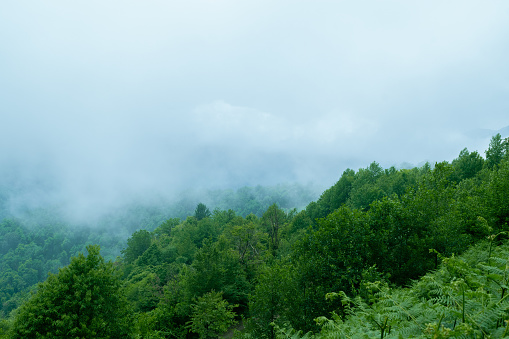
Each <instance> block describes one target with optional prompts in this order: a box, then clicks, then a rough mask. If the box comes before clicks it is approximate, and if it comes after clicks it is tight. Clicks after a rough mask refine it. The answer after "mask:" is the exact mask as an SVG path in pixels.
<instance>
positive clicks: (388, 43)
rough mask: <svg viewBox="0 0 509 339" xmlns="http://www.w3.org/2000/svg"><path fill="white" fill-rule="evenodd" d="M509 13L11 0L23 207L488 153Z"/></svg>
mask: <svg viewBox="0 0 509 339" xmlns="http://www.w3.org/2000/svg"><path fill="white" fill-rule="evenodd" d="M507 13H509V3H508V2H506V1H490V2H482V3H481V2H478V1H448V2H441V1H426V2H418V3H415V2H408V1H384V2H377V1H366V2H356V3H351V2H344V1H321V2H309V1H298V0H297V1H277V2H274V1H265V0H256V1H250V0H248V1H232V0H218V1H210V0H190V1H185V2H183V1H155V0H154V1H125V0H123V1H107V2H104V1H73V2H68V1H51V0H50V1H43V2H35V3H30V4H28V3H26V2H21V1H6V2H4V3H2V4H1V5H0V126H1V127H2V130H1V133H0V147H1V149H0V166H1V169H0V175H1V178H2V179H1V180H0V181H1V182H2V185H3V187H10V189H9V191H8V192H9V194H7V196H6V198H5V200H6V201H7V202H8V203H9V205H10V206H16V205H19V204H23V203H26V202H29V204H30V205H31V206H38V205H41V206H43V205H44V204H48V203H56V204H59V205H62V206H63V208H65V209H66V211H67V214H75V215H86V214H89V213H90V212H91V211H96V212H97V213H104V212H103V211H107V210H109V209H110V208H120V207H121V206H122V205H123V204H124V203H125V202H127V201H133V200H137V199H141V200H146V199H149V200H150V199H152V198H154V197H159V196H164V197H172V196H178V194H179V192H181V191H182V190H185V189H189V188H197V187H199V188H238V187H241V186H244V185H275V184H278V183H287V182H298V183H303V184H306V183H309V182H313V183H316V184H318V185H321V187H328V186H330V185H332V184H333V183H334V182H335V181H336V180H337V179H338V178H339V177H340V175H341V173H342V172H343V171H344V170H345V169H346V168H353V169H358V168H359V167H366V166H368V165H369V163H371V162H372V161H377V162H379V163H380V164H381V165H382V166H384V167H389V166H392V165H395V166H401V164H403V163H407V164H408V163H410V164H413V165H418V164H422V163H423V162H424V161H430V162H432V163H433V162H435V161H443V160H448V161H450V160H452V159H454V158H455V157H456V156H457V155H458V154H459V152H460V151H461V149H463V148H464V147H468V149H469V150H471V151H474V150H477V151H479V153H481V154H484V151H485V149H486V148H487V147H488V144H489V140H490V136H491V135H493V134H494V133H496V132H497V131H502V132H507V130H502V129H503V128H505V127H506V126H508V125H509V115H508V112H509V81H508V79H509V63H508V62H507V55H509V35H508V34H507V32H509V20H508V17H507ZM504 136H509V135H504ZM4 202H5V201H4Z"/></svg>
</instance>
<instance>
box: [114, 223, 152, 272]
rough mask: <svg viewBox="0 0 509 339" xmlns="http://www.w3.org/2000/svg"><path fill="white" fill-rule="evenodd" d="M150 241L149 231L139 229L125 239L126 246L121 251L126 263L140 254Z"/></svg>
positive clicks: (132, 260)
mask: <svg viewBox="0 0 509 339" xmlns="http://www.w3.org/2000/svg"><path fill="white" fill-rule="evenodd" d="M151 242H152V236H151V234H150V232H149V231H146V230H139V231H136V232H134V233H133V235H132V236H131V237H130V238H129V239H127V248H125V249H123V250H122V251H121V252H122V254H123V255H124V260H125V261H126V263H128V264H131V263H133V262H134V261H135V260H136V259H138V257H139V256H140V255H142V254H143V253H144V252H145V251H146V250H147V249H148V248H149V247H150V244H151Z"/></svg>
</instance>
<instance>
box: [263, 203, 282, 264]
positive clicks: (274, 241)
mask: <svg viewBox="0 0 509 339" xmlns="http://www.w3.org/2000/svg"><path fill="white" fill-rule="evenodd" d="M286 219H287V215H286V213H285V212H284V211H283V210H282V209H280V208H279V206H278V205H277V204H273V205H271V206H270V207H269V208H268V209H267V211H266V212H265V213H264V214H263V216H262V224H263V226H264V227H265V229H266V230H267V232H268V234H269V242H270V243H269V246H270V249H271V251H272V254H273V255H275V254H276V251H277V249H278V247H279V241H280V233H281V229H282V227H283V225H284V224H285V223H286V221H287V220H286Z"/></svg>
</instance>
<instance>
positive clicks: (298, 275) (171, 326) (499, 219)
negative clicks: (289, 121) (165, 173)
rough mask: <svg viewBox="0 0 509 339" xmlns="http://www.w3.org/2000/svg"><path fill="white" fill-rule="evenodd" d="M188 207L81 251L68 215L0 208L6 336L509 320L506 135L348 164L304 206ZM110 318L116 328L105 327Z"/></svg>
mask: <svg viewBox="0 0 509 339" xmlns="http://www.w3.org/2000/svg"><path fill="white" fill-rule="evenodd" d="M194 206H195V209H194V211H193V213H189V214H188V216H187V217H186V218H185V220H182V219H181V218H179V217H172V218H166V219H165V220H164V221H162V222H160V223H159V224H158V226H157V227H155V228H147V229H138V230H136V231H135V232H134V233H132V234H131V236H130V237H129V239H128V240H127V244H126V245H125V246H124V248H123V250H122V252H121V256H119V257H118V258H116V260H115V262H114V263H105V262H104V260H103V259H102V257H101V256H100V254H99V250H98V248H97V247H94V246H91V247H88V256H86V257H85V256H84V255H82V254H78V253H80V252H82V251H83V249H84V248H83V246H85V245H87V242H88V244H90V243H91V242H90V238H83V239H82V240H83V241H82V242H81V243H80V241H79V240H78V239H75V238H72V237H78V236H80V234H79V233H73V232H70V233H69V234H68V235H65V236H63V237H61V238H56V239H55V236H54V235H53V234H57V233H58V234H65V232H66V231H65V227H64V226H61V227H62V228H61V229H60V231H58V232H55V229H48V230H47V231H39V230H38V229H37V230H34V229H32V230H30V231H29V232H28V231H23V227H22V226H20V225H19V224H17V223H16V221H12V220H4V222H3V223H2V224H1V229H2V232H3V233H2V244H1V246H2V252H1V253H2V255H3V257H4V258H6V259H9V260H5V259H3V260H2V261H1V265H3V266H2V268H1V272H2V274H3V275H4V276H5V277H6V278H3V277H2V278H1V279H3V280H2V281H1V286H2V296H0V297H1V298H2V303H3V304H2V312H3V313H2V316H3V318H4V320H3V321H2V323H1V326H2V327H1V330H2V331H3V335H4V336H5V337H12V338H29V337H34V338H36V337H37V336H38V335H45V336H47V337H52V336H58V335H59V334H58V333H60V334H62V333H65V334H66V335H67V337H69V338H74V337H76V338H78V337H96V338H103V337H104V338H115V337H119V338H120V337H122V338H125V337H126V336H132V337H136V338H195V337H196V338H217V337H218V336H219V335H222V334H224V333H225V332H226V331H227V330H228V328H231V327H234V328H236V331H234V332H235V333H234V334H233V335H234V336H236V337H238V338H304V337H306V338H364V337H365V338H401V337H404V338H408V337H423V338H428V337H429V338H447V337H465V338H471V337H480V338H482V337H489V336H492V337H503V336H506V335H508V334H509V327H508V323H509V302H508V301H507V300H508V295H509V294H508V292H509V291H508V288H509V287H508V286H509V284H508V279H509V278H508V277H509V272H508V268H507V267H509V266H508V262H507V257H508V254H509V244H508V241H507V239H508V238H509V237H508V233H507V232H509V226H508V223H509V141H508V140H507V139H505V140H503V139H502V138H501V136H500V135H497V136H495V137H493V138H492V141H491V143H490V146H489V149H488V150H487V151H486V157H485V158H483V157H481V155H480V154H478V153H477V152H469V151H468V150H467V149H464V150H463V151H461V152H460V154H459V156H458V158H456V159H455V160H454V161H452V162H451V163H448V162H442V163H437V164H435V165H434V166H433V167H432V166H430V165H428V164H426V165H425V166H423V167H420V168H413V169H401V170H397V169H395V168H389V169H383V168H381V167H380V166H379V165H378V164H377V163H375V162H374V163H372V164H370V165H369V166H368V167H367V168H365V169H360V170H358V171H357V172H356V171H353V170H350V169H348V170H346V171H344V173H343V174H342V175H341V177H340V179H339V180H338V182H337V183H336V184H335V185H334V186H332V187H331V188H329V189H328V190H326V191H325V192H323V194H322V195H321V196H320V198H319V199H318V200H316V201H315V202H312V203H310V204H309V205H307V207H306V208H304V209H303V210H300V211H299V210H297V209H289V208H287V207H286V206H285V207H283V206H282V205H281V204H277V203H276V204H271V205H268V206H266V207H265V209H264V210H263V213H258V215H256V214H254V213H252V214H247V213H246V211H248V210H249V208H246V209H243V210H242V211H243V212H239V209H238V208H237V209H236V210H234V209H231V208H215V209H213V210H212V211H211V210H210V209H209V208H208V207H207V205H206V204H205V203H198V204H195V205H194ZM236 206H238V205H236ZM257 211H258V210H257ZM38 232H47V233H46V234H43V235H41V236H40V237H38V236H37V234H39V233H38ZM112 238H113V237H112ZM92 243H93V242H92ZM111 243H114V241H113V242H111ZM71 244H80V245H73V246H71ZM46 245H47V246H46ZM102 245H103V250H105V251H108V249H107V245H108V244H106V246H105V245H104V244H102ZM53 248H55V249H54V250H50V249H53ZM51 251H53V252H51ZM462 253H464V254H463V255H460V254H462ZM459 255H460V256H459ZM69 256H74V257H75V258H73V259H71V261H70V263H69V262H67V261H66V260H68V259H67V258H68V257H69ZM17 258H21V259H17ZM57 258H58V259H57ZM30 260H38V261H37V262H35V263H32V262H30ZM51 260H54V261H53V263H51ZM88 261H90V262H91V263H93V264H90V265H88V266H87V264H86V263H87V262H88ZM67 264H68V266H66V267H64V268H62V269H60V271H59V272H58V273H57V274H54V275H50V277H49V278H48V279H47V280H46V281H45V282H42V283H40V284H39V285H38V286H37V287H36V288H35V289H34V290H33V292H32V294H31V295H29V294H27V293H26V291H27V288H28V287H30V286H31V285H32V284H33V283H35V282H37V281H41V279H42V276H43V275H44V274H45V272H47V271H52V270H53V272H55V271H54V268H55V267H61V266H65V265H67ZM51 265H54V266H51ZM83 267H85V268H86V269H85V268H83ZM87 267H88V268H87ZM71 272H72V274H71ZM90 272H92V273H90ZM430 272H432V273H430ZM34 276H36V277H35V278H32V277H34ZM70 276H72V279H70V278H69V277H70ZM27 279H32V280H28V281H27ZM69 279H70V280H69ZM94 279H95V280H94ZM19 281H21V282H23V284H20V283H18V282H19ZM69 295H75V296H84V297H80V298H76V299H77V300H76V299H75V300H69V298H70V297H69ZM106 295H108V296H109V297H110V298H114V299H112V300H110V299H108V298H106V297H105V296H106ZM70 299H72V298H70ZM19 304H21V306H20V307H19V308H16V307H17V306H18V305H19ZM110 305H118V306H117V307H115V312H113V311H108V309H107V306H108V307H109V306H110ZM85 309H86V310H88V312H89V313H87V314H85V315H83V319H76V317H77V315H78V314H79V315H80V317H81V313H79V312H78V311H77V310H85ZM105 313H107V316H105ZM29 318H34V319H36V320H33V321H28V320H26V319H29ZM37 319H38V320H37ZM235 324H236V325H235ZM110 325H111V328H116V329H117V330H115V331H114V332H107V331H105V330H104V328H105V327H106V326H110ZM0 333H2V332H0Z"/></svg>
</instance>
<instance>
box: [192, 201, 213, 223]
mask: <svg viewBox="0 0 509 339" xmlns="http://www.w3.org/2000/svg"><path fill="white" fill-rule="evenodd" d="M210 216H211V213H210V210H209V209H208V208H207V206H205V204H202V203H201V202H200V203H199V204H198V206H196V209H195V210H194V217H195V218H196V220H198V221H199V220H202V219H204V218H208V217H210Z"/></svg>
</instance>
